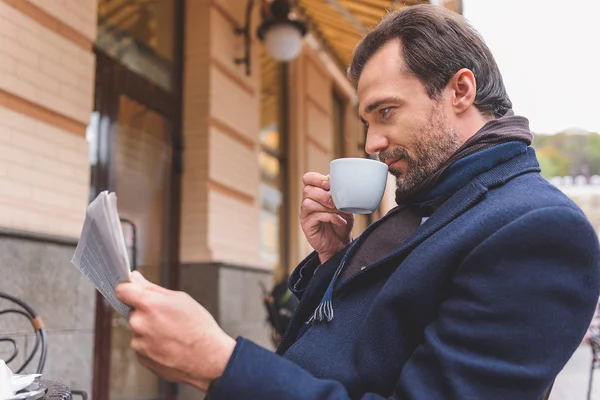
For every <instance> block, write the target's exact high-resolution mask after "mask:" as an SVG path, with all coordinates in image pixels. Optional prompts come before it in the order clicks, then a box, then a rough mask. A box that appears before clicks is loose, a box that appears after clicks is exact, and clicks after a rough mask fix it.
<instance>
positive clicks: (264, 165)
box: [258, 151, 280, 188]
mask: <svg viewBox="0 0 600 400" xmlns="http://www.w3.org/2000/svg"><path fill="white" fill-rule="evenodd" d="M258 157H259V163H260V172H261V178H262V180H263V182H265V183H270V184H271V186H274V187H276V188H279V186H280V182H279V179H280V176H279V175H280V165H279V159H278V158H276V157H273V156H272V155H270V154H268V153H266V152H264V151H261V152H260V154H259V156H258Z"/></svg>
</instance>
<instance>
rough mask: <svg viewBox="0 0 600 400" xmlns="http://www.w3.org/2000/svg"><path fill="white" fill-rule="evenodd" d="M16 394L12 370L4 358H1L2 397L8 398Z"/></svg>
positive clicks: (0, 389) (0, 380)
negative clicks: (13, 386)
mask: <svg viewBox="0 0 600 400" xmlns="http://www.w3.org/2000/svg"><path fill="white" fill-rule="evenodd" d="M14 394H15V392H14V390H13V388H12V372H11V370H10V369H9V368H8V366H7V365H6V363H5V362H4V361H3V360H0V399H8V398H9V397H12V396H13V395H14Z"/></svg>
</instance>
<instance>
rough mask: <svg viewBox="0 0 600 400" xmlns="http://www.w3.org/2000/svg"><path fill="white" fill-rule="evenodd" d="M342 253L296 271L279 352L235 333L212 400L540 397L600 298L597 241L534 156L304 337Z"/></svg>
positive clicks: (341, 292)
mask: <svg viewBox="0 0 600 400" xmlns="http://www.w3.org/2000/svg"><path fill="white" fill-rule="evenodd" d="M343 254H344V251H342V252H341V253H339V254H338V255H336V256H335V257H334V258H332V259H331V260H329V261H328V262H326V263H325V264H323V265H321V266H320V267H319V268H318V269H317V270H316V272H315V268H316V267H317V266H318V258H317V257H316V254H311V255H310V256H309V257H308V258H307V259H306V260H305V261H304V262H302V263H301V264H300V265H299V266H298V268H297V269H296V270H295V272H294V273H293V275H292V277H291V280H290V285H291V287H292V288H294V292H295V294H296V295H297V296H298V297H299V298H300V305H299V308H298V310H297V312H296V315H295V316H294V318H293V320H292V322H291V324H290V326H289V328H288V332H287V333H286V336H285V337H284V339H283V342H282V344H281V346H280V348H279V349H278V351H277V353H278V354H275V353H273V352H270V351H268V350H266V349H263V348H261V347H259V346H257V345H255V344H253V343H252V342H250V341H248V340H246V339H244V338H238V339H237V346H236V348H235V350H234V353H233V356H232V358H231V360H230V361H229V363H228V365H227V368H226V370H225V372H224V374H223V376H222V377H221V378H220V379H219V380H218V381H217V382H216V383H215V384H214V385H213V387H212V388H211V389H210V391H209V398H210V399H212V400H218V399H258V400H284V399H298V400H316V399H332V400H333V399H364V400H366V399H383V398H389V399H406V400H407V399H411V400H437V399H444V400H445V399H461V400H464V399H476V400H496V399H497V400H515V399H530V400H536V399H539V398H540V397H541V396H542V394H543V393H544V392H545V390H546V389H547V387H548V386H549V385H550V384H551V382H552V381H553V379H554V378H555V376H556V375H557V374H558V372H559V371H560V370H561V369H562V367H563V366H564V365H565V363H566V362H567V360H568V359H569V357H570V356H571V355H572V354H573V352H574V351H575V349H576V348H577V346H578V345H579V343H580V341H581V339H582V337H583V335H584V333H585V331H586V329H587V327H588V325H589V322H590V320H591V318H592V314H593V312H594V309H595V307H596V301H597V298H598V294H599V291H600V285H599V282H600V268H599V246H598V239H597V237H596V234H595V232H594V230H593V229H592V227H591V226H590V224H589V223H588V221H587V219H586V217H585V216H584V215H583V213H582V212H581V211H580V209H579V208H577V206H576V205H575V204H574V203H572V202H571V201H570V200H569V199H568V198H567V197H566V196H564V195H563V194H562V193H561V192H560V191H559V190H557V189H556V188H554V187H553V186H552V185H550V184H549V183H547V182H546V181H545V180H544V179H543V178H542V177H541V176H540V174H539V165H538V162H537V160H536V157H535V152H534V150H533V149H531V148H529V149H527V150H526V152H525V153H524V154H521V155H519V156H517V157H514V158H512V159H511V160H509V161H507V162H504V163H502V164H500V165H497V166H496V167H494V168H492V169H491V170H488V171H487V172H484V173H482V174H480V175H478V176H477V177H476V178H475V179H473V180H471V181H470V183H468V184H467V185H465V186H463V187H462V188H461V189H460V190H459V191H458V192H456V193H455V194H454V195H453V196H452V197H451V198H450V199H449V200H447V201H446V202H445V203H444V204H443V205H442V206H441V207H440V208H439V209H438V210H437V211H436V212H435V213H434V214H433V215H432V216H431V217H430V218H429V219H428V220H427V221H426V222H425V223H424V224H422V225H421V226H420V227H419V229H418V230H417V231H416V233H415V234H414V235H413V236H412V237H411V238H410V239H409V240H408V241H407V242H406V243H404V244H403V245H402V246H400V247H399V248H398V249H397V250H396V251H395V252H394V253H392V254H391V255H390V256H389V257H386V258H385V259H384V260H381V261H380V262H378V263H376V264H374V265H371V266H369V267H368V268H366V269H365V270H364V271H361V272H360V273H359V274H358V275H356V276H354V277H353V278H350V279H348V280H346V281H344V282H342V283H341V284H340V285H339V287H336V290H335V292H334V295H333V306H334V311H335V314H334V319H333V320H332V321H330V322H328V323H317V324H313V325H311V326H310V327H309V328H308V329H301V328H302V326H303V325H304V324H305V322H306V321H307V319H308V318H309V317H310V315H311V314H312V312H313V311H314V309H315V307H316V306H317V305H318V303H319V301H320V300H321V297H322V295H323V293H324V291H325V289H326V287H327V285H328V284H329V282H330V280H331V278H332V275H333V273H334V271H335V270H336V268H337V267H338V265H339V262H340V260H341V258H342V256H343ZM303 331H304V332H303ZM299 332H301V334H299Z"/></svg>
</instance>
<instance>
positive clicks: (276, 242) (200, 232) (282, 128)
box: [0, 0, 600, 400]
mask: <svg viewBox="0 0 600 400" xmlns="http://www.w3.org/2000/svg"><path fill="white" fill-rule="evenodd" d="M429 2H431V3H433V4H436V5H438V6H440V7H447V8H449V9H451V10H452V11H454V12H457V13H460V14H463V15H465V16H466V17H467V18H468V19H469V20H470V21H471V22H472V23H473V25H474V26H475V28H477V29H478V30H479V31H480V32H481V33H482V35H483V37H484V39H485V40H486V42H487V43H488V44H489V46H490V47H491V49H492V52H493V53H494V55H495V56H496V58H497V62H498V64H499V66H500V69H501V71H502V73H503V76H504V79H505V83H506V86H507V89H508V92H509V95H510V96H511V99H512V101H513V104H514V111H515V112H516V113H517V114H521V115H524V116H526V117H528V118H529V119H530V122H531V128H532V130H533V132H534V133H535V135H536V137H535V143H534V146H535V147H536V150H537V151H538V156H539V158H540V162H541V164H542V169H543V171H542V172H543V174H544V177H546V178H547V179H548V180H550V181H551V182H552V183H553V184H554V185H556V186H557V187H559V188H560V189H561V190H563V191H564V192H565V193H567V195H569V196H570V197H572V198H573V199H574V200H575V201H576V202H577V203H578V204H579V205H580V206H581V207H582V208H583V210H584V212H585V213H586V214H587V215H588V217H589V218H590V220H591V221H592V224H593V225H594V226H595V227H597V228H599V229H600V211H599V206H600V197H599V196H600V137H599V136H598V133H600V101H599V100H598V93H599V92H600V78H599V75H600V74H598V68H599V65H600V64H599V62H600V54H599V51H600V50H599V49H600V45H599V44H598V43H599V40H600V31H599V30H598V24H597V18H598V15H600V13H599V12H600V6H599V3H598V2H597V1H596V0H576V1H571V2H569V3H565V2H559V1H552V0H503V1H492V0H463V1H461V0H431V1H427V0H421V1H420V0H411V1H406V0H405V1H398V0H268V1H267V0H0V269H1V271H2V280H0V291H1V292H5V293H8V294H11V295H13V296H16V297H18V298H20V299H21V300H24V301H25V302H27V303H28V304H29V305H30V306H32V307H33V308H34V309H35V310H36V311H37V312H38V313H39V314H40V315H41V316H42V317H43V319H44V321H45V327H46V330H47V332H48V359H47V362H46V367H45V369H44V376H45V377H48V378H49V379H54V380H57V381H60V382H63V383H65V384H67V385H69V386H70V387H72V388H79V389H83V390H85V391H86V392H87V393H89V394H90V395H91V396H92V397H93V398H94V399H95V400H108V399H110V400H120V399H175V398H179V399H196V398H202V394H201V393H199V392H196V391H194V390H192V389H191V388H188V387H184V386H176V385H172V384H168V383H166V382H163V381H161V380H160V379H158V378H156V377H155V376H154V375H152V374H151V373H149V372H148V371H146V370H145V369H143V368H142V367H140V366H139V365H138V364H137V361H136V358H135V356H134V354H133V353H132V352H131V351H130V350H129V340H130V338H131V336H130V332H129V330H128V326H127V322H126V320H124V319H123V318H122V317H120V316H119V315H118V314H117V313H115V312H113V311H112V308H111V307H110V306H109V305H108V303H107V302H106V301H105V300H104V299H103V298H102V297H101V296H100V295H99V294H97V292H96V291H95V290H94V288H93V287H92V286H91V285H90V284H89V283H88V281H87V280H86V279H85V277H83V276H81V275H80V274H79V272H78V271H77V270H76V269H75V268H74V267H73V266H72V265H70V262H69V260H70V258H71V256H72V254H73V251H74V248H75V246H76V243H77V239H78V237H79V234H80V232H81V225H82V221H83V218H84V215H85V210H86V206H87V204H88V203H89V202H90V201H91V200H92V199H93V198H94V197H95V196H96V195H97V194H98V193H99V192H100V191H102V190H105V189H108V190H112V191H115V192H116V194H117V196H118V208H119V212H120V215H121V217H122V227H123V230H124V232H125V238H126V242H127V246H128V250H129V251H130V255H131V260H132V263H133V264H135V267H136V268H137V269H139V270H140V271H142V272H143V273H144V274H145V275H146V276H147V277H148V278H149V279H151V280H152V281H154V282H157V283H160V284H162V285H163V286H166V287H169V288H173V289H179V290H184V291H186V292H188V293H189V294H190V295H192V296H193V297H194V298H195V299H197V300H198V301H200V302H202V304H204V305H205V306H206V307H207V308H208V310H209V311H210V312H211V313H212V314H213V315H214V316H215V318H216V319H217V321H218V322H219V323H220V324H221V325H222V326H223V328H224V329H225V330H226V331H227V332H228V333H229V334H230V335H232V336H234V337H235V336H237V335H244V336H245V337H248V338H250V339H252V340H254V341H255V342H257V343H259V344H261V345H263V346H265V347H267V348H273V347H274V345H275V343H276V341H277V332H276V330H274V327H273V324H272V323H269V316H271V317H273V314H269V311H268V310H271V311H273V310H275V312H277V304H278V303H277V302H279V301H280V300H282V299H286V294H285V290H283V292H280V293H279V294H278V295H277V296H276V302H275V303H276V304H275V305H273V303H269V302H268V301H265V298H266V299H269V293H270V292H271V290H272V289H273V287H275V286H276V285H277V284H281V283H282V282H285V280H286V279H287V277H288V274H289V273H290V271H291V270H292V269H293V268H294V267H295V266H296V265H297V263H298V262H299V261H301V260H302V259H303V258H304V257H305V256H306V255H307V254H308V253H309V252H310V251H311V249H310V247H309V245H308V244H307V243H306V241H305V239H304V236H303V234H302V231H301V229H300V226H299V221H298V217H297V216H298V210H299V206H300V198H301V190H302V182H301V176H302V174H303V173H305V172H307V171H318V172H321V173H327V172H328V169H329V161H331V160H332V159H334V158H338V157H366V156H367V155H366V154H365V152H364V141H365V132H364V129H363V127H362V125H361V124H360V122H359V120H358V117H357V113H356V106H357V97H356V90H355V88H354V87H353V86H352V85H351V84H350V83H349V82H348V80H347V79H346V77H345V70H346V68H347V66H348V65H349V62H350V60H351V57H352V49H353V48H354V46H355V45H356V43H357V42H358V41H359V40H360V38H361V37H362V35H364V34H365V33H366V32H367V31H368V30H369V29H371V28H373V27H374V26H375V25H376V24H377V23H378V21H379V20H380V19H381V17H382V16H384V15H386V13H387V12H389V10H395V9H399V8H402V7H410V6H412V5H415V4H418V3H429ZM393 189H394V183H393V181H392V180H390V182H389V187H388V190H387V193H386V197H385V198H384V201H383V202H382V204H381V208H380V210H378V211H377V212H376V213H374V214H372V215H369V216H359V217H357V223H356V227H355V235H358V234H360V232H361V231H362V230H363V229H364V228H365V227H366V226H367V225H368V224H369V223H371V222H373V221H374V220H376V219H377V218H380V217H381V216H382V215H383V214H385V212H387V211H388V210H389V209H390V208H392V207H393V206H394V196H393V193H394V190H393ZM6 304H7V303H6V301H2V300H0V309H2V308H3V306H5V305H6ZM269 304H271V307H269ZM270 321H271V322H272V321H273V319H272V318H271V319H270ZM0 335H10V336H11V337H12V338H14V339H15V340H16V342H18V344H19V348H20V349H21V352H20V353H19V355H18V357H17V358H16V359H15V360H14V361H13V363H16V364H19V363H23V362H24V361H26V360H25V359H26V355H28V354H29V353H30V352H31V351H32V350H33V348H34V343H35V335H34V334H32V333H31V327H30V326H29V323H28V322H27V320H22V319H19V318H18V316H14V318H13V317H10V318H5V317H4V316H0ZM0 344H2V343H0ZM10 351H11V348H10V347H7V348H6V350H5V348H4V347H2V346H0V358H3V359H6V358H8V356H9V355H10ZM35 357H39V355H36V356H35ZM35 357H34V363H35V361H36V360H37V359H36V358H35ZM591 367H592V351H591V350H590V345H589V343H588V341H587V340H586V341H584V342H583V343H582V346H581V347H580V349H578V350H577V352H576V353H575V355H574V356H573V358H572V360H571V361H570V362H569V364H568V365H567V367H566V368H565V370H564V371H563V372H562V373H561V375H560V376H559V378H558V379H557V382H556V385H555V388H554V392H553V395H552V397H551V399H554V400H559V399H583V398H585V397H586V396H587V393H588V392H587V391H588V384H589V378H590V371H591ZM596 386H597V387H598V388H600V383H599V384H598V385H596ZM598 392H600V390H598ZM596 396H600V393H597V394H596Z"/></svg>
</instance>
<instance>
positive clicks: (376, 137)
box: [365, 127, 390, 154]
mask: <svg viewBox="0 0 600 400" xmlns="http://www.w3.org/2000/svg"><path fill="white" fill-rule="evenodd" d="M389 145H390V142H389V141H388V139H387V138H386V137H385V135H382V134H381V133H379V132H378V131H376V130H374V129H373V128H372V127H369V129H368V130H367V138H366V141H365V151H366V152H367V154H377V153H379V152H381V151H382V150H385V149H387V148H388V147H389Z"/></svg>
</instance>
